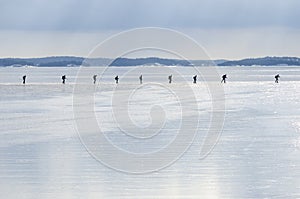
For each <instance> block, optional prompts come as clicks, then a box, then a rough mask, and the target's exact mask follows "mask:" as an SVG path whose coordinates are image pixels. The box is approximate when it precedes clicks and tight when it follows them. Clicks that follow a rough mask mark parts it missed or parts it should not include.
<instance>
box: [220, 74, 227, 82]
mask: <svg viewBox="0 0 300 199" xmlns="http://www.w3.org/2000/svg"><path fill="white" fill-rule="evenodd" d="M226 78H227V74H225V75H223V76H222V81H221V83H223V82H224V84H225V83H226Z"/></svg>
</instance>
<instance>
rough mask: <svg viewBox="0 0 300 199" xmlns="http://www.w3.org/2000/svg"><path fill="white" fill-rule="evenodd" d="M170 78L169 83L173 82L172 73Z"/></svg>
mask: <svg viewBox="0 0 300 199" xmlns="http://www.w3.org/2000/svg"><path fill="white" fill-rule="evenodd" d="M168 79H169V84H171V83H172V75H170V76H169V77H168Z"/></svg>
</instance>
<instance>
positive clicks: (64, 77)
mask: <svg viewBox="0 0 300 199" xmlns="http://www.w3.org/2000/svg"><path fill="white" fill-rule="evenodd" d="M61 79H62V83H63V84H65V83H66V79H67V77H66V75H63V76H61Z"/></svg>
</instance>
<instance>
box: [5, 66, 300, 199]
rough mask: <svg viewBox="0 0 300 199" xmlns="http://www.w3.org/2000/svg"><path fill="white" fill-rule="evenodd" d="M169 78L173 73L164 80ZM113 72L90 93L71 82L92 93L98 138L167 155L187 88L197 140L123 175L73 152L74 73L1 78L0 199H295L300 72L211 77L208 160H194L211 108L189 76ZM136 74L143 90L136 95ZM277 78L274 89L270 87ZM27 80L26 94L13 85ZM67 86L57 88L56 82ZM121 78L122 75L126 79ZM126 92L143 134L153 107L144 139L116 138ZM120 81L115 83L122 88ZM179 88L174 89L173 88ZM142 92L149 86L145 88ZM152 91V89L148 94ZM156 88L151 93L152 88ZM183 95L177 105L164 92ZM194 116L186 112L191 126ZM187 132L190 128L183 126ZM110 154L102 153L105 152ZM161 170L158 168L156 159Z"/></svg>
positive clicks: (299, 167) (235, 70)
mask: <svg viewBox="0 0 300 199" xmlns="http://www.w3.org/2000/svg"><path fill="white" fill-rule="evenodd" d="M173 69H174V68H172V70H173ZM130 70H132V68H130V67H113V68H110V69H108V70H106V71H104V72H105V74H104V76H103V77H101V78H100V79H99V80H100V81H101V82H100V83H99V84H97V85H93V84H92V75H93V74H94V73H95V72H96V73H97V74H99V77H100V74H101V73H102V72H103V69H95V68H90V69H87V70H86V71H85V72H86V73H85V74H86V76H83V77H81V78H82V79H79V80H80V81H79V82H80V83H84V84H86V85H88V86H90V87H95V89H96V90H95V91H96V92H95V115H96V117H97V119H98V122H99V124H100V125H101V128H102V130H103V132H104V133H105V135H106V136H107V138H108V139H109V140H110V141H112V142H113V143H114V144H115V145H117V146H118V147H120V148H123V149H124V150H127V151H131V152H134V153H139V152H148V153H151V152H153V151H156V150H158V149H160V148H161V147H163V146H165V145H168V143H170V142H172V140H173V139H174V138H175V137H176V130H177V129H178V128H179V127H180V118H181V117H182V115H181V110H180V105H181V104H185V105H189V104H190V96H191V93H188V92H187V91H188V89H189V88H191V89H192V90H193V91H194V95H195V96H196V99H197V103H198V107H197V108H196V109H197V111H198V112H199V114H200V118H199V119H200V123H199V131H198V133H197V136H196V138H195V140H194V142H193V143H192V145H191V147H190V148H189V149H188V150H187V151H186V153H184V155H183V156H182V157H181V158H179V159H178V160H177V161H176V162H175V163H174V164H172V165H170V166H168V167H167V168H164V169H162V170H159V171H156V172H151V173H147V174H138V175H137V174H128V173H124V172H119V171H116V170H113V169H111V168H108V167H106V166H104V165H103V164H101V163H100V162H99V161H97V160H96V159H95V158H94V157H92V156H91V155H90V153H88V151H87V150H86V148H85V147H84V145H83V144H82V143H81V142H80V139H79V136H78V134H77V131H76V125H75V121H74V115H73V101H72V100H73V89H74V85H75V82H76V75H77V72H78V68H72V67H71V68H35V67H33V68H0V102H1V104H0V136H1V139H0V194H1V196H2V197H5V198H9V199H12V198H64V199H67V198H128V199H131V198H299V197H300V94H299V89H300V84H299V80H300V68H299V67H219V68H218V71H219V74H220V75H221V74H225V73H226V74H227V75H228V83H226V84H225V85H224V92H225V99H226V100H225V104H226V118H225V123H224V128H223V131H222V134H221V137H220V139H219V142H218V143H217V145H216V146H215V148H214V150H213V151H212V152H211V153H210V154H209V155H208V156H207V157H206V158H205V159H200V158H199V152H200V148H201V144H202V141H203V139H204V137H205V132H206V129H207V128H208V127H209V125H208V123H209V121H210V111H211V101H210V100H211V98H210V95H209V91H208V90H207V87H206V85H205V82H203V79H202V78H201V77H199V82H198V84H192V76H193V75H194V74H195V70H194V68H188V67H185V68H180V67H175V69H174V70H176V71H177V72H178V74H180V75H181V76H182V77H183V78H184V79H186V80H187V81H188V83H185V82H183V81H182V79H180V78H179V77H178V75H177V76H176V75H175V74H173V78H174V83H173V84H171V85H169V84H168V83H167V75H168V71H164V70H162V71H159V69H155V71H153V67H140V68H139V69H138V70H137V71H136V72H135V73H136V75H135V73H133V74H129V73H128V71H130ZM139 73H143V76H144V85H145V86H144V87H142V89H140V90H135V89H136V88H137V87H138V86H140V85H139V80H138V77H139ZM277 73H279V74H280V76H281V79H280V83H279V84H275V83H274V75H275V74H277ZM24 74H26V75H27V77H28V78H27V84H26V85H22V84H21V82H22V80H21V77H22V76H23V75H24ZM64 74H65V75H67V78H68V79H67V83H66V84H65V85H62V84H61V79H60V78H61V76H62V75H64ZM126 74H129V75H126ZM115 75H119V76H120V77H121V79H120V84H119V85H118V87H119V88H120V89H121V91H122V92H128V91H129V92H131V91H133V90H135V92H136V93H133V95H132V96H131V101H130V102H129V111H130V115H131V118H130V119H131V120H132V121H133V123H134V124H136V125H137V126H139V127H141V128H142V127H147V126H149V125H150V124H151V122H152V121H151V119H153V118H151V117H150V115H149V110H150V109H151V107H152V106H154V105H157V104H159V105H160V106H161V107H162V108H163V110H164V112H165V117H166V121H165V127H164V130H163V131H162V132H160V133H159V134H157V135H156V136H154V137H151V138H149V139H142V140H139V139H133V138H132V137H130V136H128V135H126V134H122V133H120V129H119V128H118V126H117V125H116V124H115V121H114V119H113V113H112V112H111V110H112V106H113V102H112V96H113V94H114V89H116V85H115V84H114V79H113V78H114V76H115ZM122 76H124V78H122ZM179 80H180V81H179ZM149 82H151V84H149V85H147V84H148V83H149ZM156 84H157V85H156ZM159 86H160V87H159ZM166 88H169V89H171V90H172V89H179V90H180V91H181V92H183V93H184V92H185V91H186V92H187V93H186V94H185V96H186V97H185V98H184V100H181V101H180V103H178V101H176V97H174V96H176V95H171V94H170V93H169V92H166V91H165V90H164V89H166ZM194 109H195V107H192V106H191V110H187V114H190V117H191V118H192V117H194V112H193V111H194ZM191 128H195V127H194V126H191ZM107 153H108V154H109V153H110V151H107ZM157 158H158V160H157V161H160V160H159V158H160V157H157Z"/></svg>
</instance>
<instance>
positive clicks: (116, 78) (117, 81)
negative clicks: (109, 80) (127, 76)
mask: <svg viewBox="0 0 300 199" xmlns="http://www.w3.org/2000/svg"><path fill="white" fill-rule="evenodd" d="M115 80H116V84H118V83H119V76H118V75H117V76H116V77H115Z"/></svg>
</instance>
